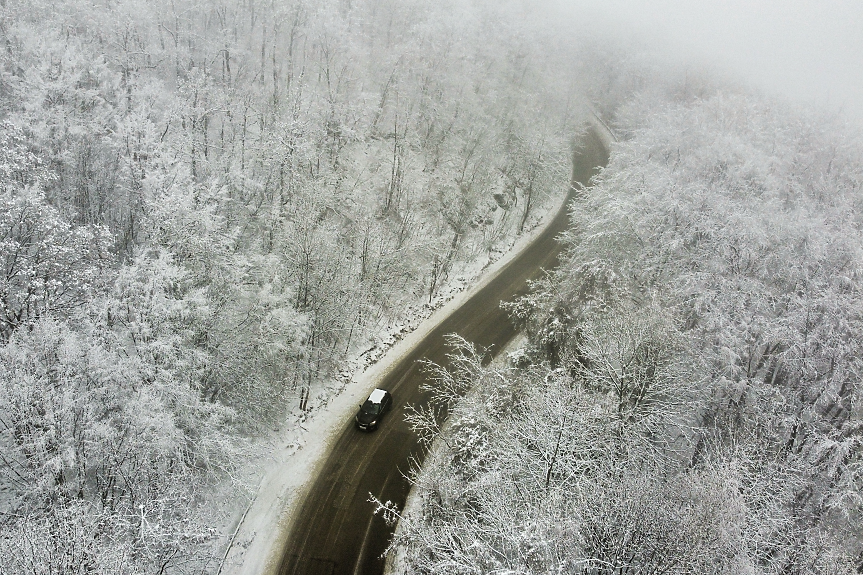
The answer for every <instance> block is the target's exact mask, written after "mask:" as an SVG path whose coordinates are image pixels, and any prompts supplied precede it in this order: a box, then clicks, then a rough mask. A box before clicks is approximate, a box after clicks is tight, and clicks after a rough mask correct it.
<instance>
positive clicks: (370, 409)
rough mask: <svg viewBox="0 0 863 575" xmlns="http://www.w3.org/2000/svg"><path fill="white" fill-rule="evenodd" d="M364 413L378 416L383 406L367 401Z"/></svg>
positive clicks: (364, 405)
mask: <svg viewBox="0 0 863 575" xmlns="http://www.w3.org/2000/svg"><path fill="white" fill-rule="evenodd" d="M363 412H365V413H372V414H375V415H377V414H378V413H380V412H381V404H380V403H373V402H371V401H369V400H368V399H367V400H366V402H365V403H364V404H363Z"/></svg>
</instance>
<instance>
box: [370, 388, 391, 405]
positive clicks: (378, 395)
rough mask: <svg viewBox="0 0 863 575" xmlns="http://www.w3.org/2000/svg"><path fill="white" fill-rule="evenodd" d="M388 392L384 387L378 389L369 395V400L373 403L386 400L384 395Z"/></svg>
mask: <svg viewBox="0 0 863 575" xmlns="http://www.w3.org/2000/svg"><path fill="white" fill-rule="evenodd" d="M386 394H387V392H386V391H385V390H383V389H376V390H374V391H373V392H372V394H371V395H370V396H369V401H371V402H372V403H380V402H382V401H383V400H384V396H386Z"/></svg>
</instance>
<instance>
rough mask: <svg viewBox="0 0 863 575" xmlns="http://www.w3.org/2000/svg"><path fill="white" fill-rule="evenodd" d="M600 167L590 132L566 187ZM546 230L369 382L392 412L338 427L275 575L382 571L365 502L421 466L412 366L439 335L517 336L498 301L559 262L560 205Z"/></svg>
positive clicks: (403, 482)
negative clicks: (413, 419)
mask: <svg viewBox="0 0 863 575" xmlns="http://www.w3.org/2000/svg"><path fill="white" fill-rule="evenodd" d="M607 162H608V152H607V150H606V147H605V145H604V144H603V141H602V138H601V137H600V136H599V134H598V133H597V132H596V131H595V130H594V129H590V130H589V131H588V132H587V134H586V136H585V139H584V143H583V145H582V146H581V149H579V150H578V151H576V152H575V153H574V155H573V170H572V181H573V187H572V189H573V190H576V189H578V188H579V187H580V184H584V185H586V184H587V182H588V181H589V179H590V177H591V176H592V175H593V174H594V173H595V170H596V169H597V168H598V167H599V166H604V165H606V164H607ZM572 193H573V192H570V198H568V199H567V201H566V202H565V203H564V207H563V208H562V209H561V210H560V212H559V213H558V214H557V215H556V216H555V218H554V220H552V222H551V223H550V224H549V226H548V227H547V229H546V230H545V232H544V233H543V234H542V235H540V236H539V237H538V238H537V239H536V241H534V242H533V243H532V244H530V245H529V246H528V247H527V248H526V249H525V250H524V251H523V252H522V253H521V254H519V255H518V256H517V257H515V258H514V259H513V260H512V261H511V262H510V263H509V264H508V265H507V266H506V267H504V268H503V269H502V270H500V271H499V272H498V274H497V275H496V276H495V277H494V278H493V279H492V280H491V281H490V282H489V283H488V284H487V285H486V286H485V287H484V288H483V289H482V290H481V291H479V292H477V293H476V294H474V295H473V296H472V297H470V298H469V299H468V300H467V301H466V302H465V304H464V305H463V306H462V307H461V308H459V309H458V310H456V311H455V312H454V313H453V314H452V315H450V316H449V317H448V318H446V319H445V320H444V321H443V322H442V323H441V324H440V325H438V326H437V327H436V328H435V329H434V330H433V331H431V333H429V335H428V336H427V337H425V338H424V339H423V340H422V342H421V343H420V344H419V345H418V346H416V347H415V348H414V349H413V351H412V352H411V353H409V354H408V355H406V356H405V357H403V358H402V360H401V361H400V362H399V363H398V365H396V366H395V367H394V369H392V370H391V371H390V372H389V373H388V375H387V376H386V377H385V379H383V380H382V381H380V382H379V383H378V384H377V385H378V387H382V388H385V389H388V390H390V391H391V392H392V394H393V399H394V401H395V403H394V409H393V410H392V412H391V413H389V414H388V415H387V417H386V418H385V419H384V420H383V422H382V424H381V426H380V428H379V429H378V430H377V431H374V432H372V433H363V432H360V431H358V430H357V429H355V428H354V426H353V422H352V421H346V422H345V427H344V430H343V431H342V433H341V435H340V436H339V439H338V440H337V441H336V442H335V444H334V446H333V448H332V451H331V452H330V453H329V455H328V456H327V459H326V461H325V463H324V464H323V465H322V467H321V468H320V469H321V472H320V475H319V476H318V477H317V479H316V480H315V482H314V484H313V485H312V486H311V488H310V490H309V492H308V494H307V496H306V498H305V500H304V501H303V503H302V504H301V506H300V508H299V512H298V513H297V514H296V516H295V519H294V522H293V525H292V526H291V528H290V535H289V537H288V543H287V546H286V548H285V550H284V554H283V556H282V560H281V564H280V566H279V570H278V573H280V574H282V575H294V574H296V575H354V574H361V575H377V574H381V573H383V572H384V559H383V558H382V554H383V553H384V551H385V550H386V548H387V545H388V543H389V540H390V537H391V536H392V532H393V529H394V528H393V527H390V526H387V525H386V523H385V522H384V520H383V518H382V517H381V516H380V515H374V514H373V511H374V506H373V504H372V503H370V502H369V501H368V499H369V493H373V494H374V495H375V496H376V497H378V499H380V500H382V501H392V502H394V503H396V504H397V505H398V506H399V508H401V507H403V506H404V504H405V500H406V499H407V495H408V491H409V489H410V485H409V483H408V481H407V479H406V478H405V476H406V474H407V473H408V470H409V467H410V465H411V463H410V462H411V458H413V459H415V460H420V459H421V458H422V456H423V451H422V449H421V448H420V446H419V444H418V442H417V439H416V437H415V436H414V435H413V433H412V432H411V430H410V429H409V428H408V426H407V424H406V423H405V422H404V418H403V415H404V408H405V406H406V405H407V404H413V405H417V404H420V403H423V402H425V400H426V398H425V397H424V394H423V393H422V392H421V391H420V389H419V388H420V385H421V384H422V382H423V381H424V380H425V376H424V375H423V373H422V372H421V369H420V364H418V363H417V360H419V359H422V358H427V359H430V360H431V361H434V362H436V363H443V362H444V361H445V354H446V352H447V351H448V350H447V348H446V346H445V344H444V335H445V334H449V333H458V334H460V335H461V336H462V337H464V338H465V339H467V340H468V341H471V342H474V343H475V344H477V345H480V346H484V347H491V350H492V352H494V351H495V350H500V349H502V348H503V347H504V346H505V345H506V344H507V343H508V342H509V341H510V340H511V339H512V338H513V337H514V336H515V330H514V328H513V326H512V324H511V323H510V321H509V318H508V317H507V314H506V313H505V312H504V311H503V310H501V308H500V302H501V301H502V300H512V299H514V298H516V297H518V296H519V295H522V294H524V293H526V291H527V280H528V279H531V278H536V277H538V275H539V274H540V273H541V270H542V269H551V268H553V267H554V266H556V265H557V260H558V255H559V253H560V244H558V242H557V241H556V239H555V238H556V237H557V235H558V234H560V232H562V231H563V230H564V229H565V228H566V225H567V221H568V215H567V209H566V206H568V205H569V199H571V197H572Z"/></svg>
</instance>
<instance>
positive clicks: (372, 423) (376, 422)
mask: <svg viewBox="0 0 863 575" xmlns="http://www.w3.org/2000/svg"><path fill="white" fill-rule="evenodd" d="M377 424H378V420H377V419H376V420H374V421H372V422H371V423H369V425H377Z"/></svg>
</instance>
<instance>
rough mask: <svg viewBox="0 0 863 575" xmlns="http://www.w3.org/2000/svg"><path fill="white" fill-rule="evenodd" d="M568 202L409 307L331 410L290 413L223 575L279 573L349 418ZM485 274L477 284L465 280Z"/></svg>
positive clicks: (341, 383) (362, 360) (242, 515)
mask: <svg viewBox="0 0 863 575" xmlns="http://www.w3.org/2000/svg"><path fill="white" fill-rule="evenodd" d="M565 198H566V196H565V195H564V194H561V196H560V198H558V199H557V200H556V201H555V202H554V205H552V206H550V207H549V209H548V211H547V212H546V213H545V214H543V215H542V217H541V219H535V220H534V221H533V222H532V223H533V228H532V229H531V231H530V232H528V233H525V234H523V235H522V236H521V237H520V238H519V239H518V240H517V241H515V242H514V243H513V244H512V246H511V247H510V249H509V251H508V252H507V253H506V254H505V255H501V257H499V259H497V260H496V261H494V262H493V263H491V264H489V263H488V262H486V263H483V262H482V261H478V262H474V268H473V269H470V268H465V269H461V270H459V271H460V275H458V276H456V277H455V279H454V281H452V282H451V283H450V285H449V286H447V288H446V289H442V290H441V291H442V293H441V294H439V295H438V296H437V297H436V298H435V299H434V300H433V301H432V302H431V303H430V304H426V305H423V306H422V307H420V308H418V309H411V310H409V311H412V312H415V313H416V315H419V316H420V317H424V318H425V319H424V320H423V321H421V322H417V323H416V325H413V324H414V323H415V322H414V321H409V322H408V325H404V324H396V325H395V326H391V327H390V329H389V330H388V331H387V332H385V333H383V334H381V336H380V337H379V338H376V344H375V345H374V346H373V347H372V348H371V349H369V350H366V351H365V352H363V353H361V354H359V356H358V357H357V358H356V359H355V360H354V361H352V362H350V364H351V365H350V367H351V368H353V369H352V370H351V371H353V375H351V373H350V371H348V370H346V371H343V372H342V373H340V374H339V375H340V376H339V377H338V378H337V381H336V382H335V383H336V384H337V388H336V390H335V392H336V394H335V396H334V397H332V398H331V399H329V401H327V402H326V403H325V407H322V408H320V409H319V410H317V411H314V412H311V413H308V412H300V413H294V414H292V415H291V418H293V419H294V421H293V422H286V425H285V431H283V432H281V433H280V434H279V435H278V436H277V437H276V438H275V439H274V442H273V452H272V457H271V460H270V461H269V464H268V465H266V468H265V469H264V472H263V476H262V478H261V480H260V483H259V485H258V489H257V495H256V496H255V498H254V499H253V500H252V501H251V503H250V505H249V506H248V507H246V508H245V509H238V510H237V512H236V517H235V520H234V528H232V529H229V530H227V531H228V532H234V537H233V539H232V540H231V541H230V543H229V547H228V549H227V551H226V552H225V556H224V557H225V559H224V561H223V564H222V566H221V568H220V570H219V573H220V574H224V575H262V574H269V573H276V570H277V569H278V562H279V560H280V558H281V557H280V552H281V550H282V548H283V547H284V545H285V542H286V539H287V537H288V532H289V530H290V526H291V523H292V519H293V515H294V513H296V511H297V509H298V507H299V504H300V503H301V502H302V500H303V498H304V496H305V493H306V492H307V490H308V489H309V487H310V486H311V484H312V482H313V481H314V478H315V477H316V475H317V471H318V469H319V467H320V466H321V465H322V464H323V462H324V459H325V456H326V454H327V453H328V451H329V447H330V445H331V444H332V443H334V442H335V441H336V439H337V438H338V437H339V435H340V434H341V433H342V431H343V430H344V428H345V425H346V422H348V421H350V420H351V417H352V416H353V412H354V411H355V410H356V406H357V404H358V403H361V402H362V400H363V399H364V398H365V397H367V396H368V394H369V393H370V392H371V391H372V390H374V389H376V387H375V384H376V382H378V381H380V380H381V379H382V377H383V376H384V375H385V374H386V373H387V372H388V371H389V370H391V369H392V368H393V366H395V365H396V364H397V363H398V361H399V359H400V358H402V357H403V356H404V355H406V354H407V353H409V352H410V350H411V349H413V347H414V346H415V345H416V344H417V343H418V342H419V341H420V340H421V339H422V338H423V337H425V336H426V335H427V334H428V333H430V332H431V331H432V330H433V329H434V328H435V327H436V326H437V325H439V324H440V323H441V322H442V321H443V320H444V319H446V318H447V317H448V316H449V315H450V314H451V313H453V312H454V311H456V310H457V309H458V308H459V307H460V306H461V305H462V304H463V303H464V302H465V301H466V300H467V299H468V298H469V297H470V296H471V295H473V293H475V292H476V291H477V290H479V289H480V288H481V287H483V286H485V285H486V284H487V283H488V282H490V281H491V280H492V279H493V278H494V277H495V276H496V275H497V274H498V273H500V271H501V270H502V268H503V267H504V266H505V265H506V264H507V263H508V262H509V261H511V260H512V259H513V258H514V257H515V256H516V255H517V254H518V253H520V252H521V251H522V250H523V249H524V248H525V247H526V246H527V245H528V244H529V243H530V242H532V241H533V240H534V239H535V238H536V237H537V236H538V235H540V234H541V233H542V231H543V230H544V229H545V227H546V226H547V225H548V224H549V223H550V222H551V219H552V218H553V216H554V214H556V213H557V212H558V210H559V209H560V207H561V205H562V204H563V202H564V200H565ZM480 273H481V276H480V277H478V279H477V280H476V281H475V282H469V280H468V279H467V278H471V277H476V276H477V275H479V274H480ZM475 274H476V275H475ZM454 275H455V274H454ZM471 283H472V286H471V287H469V285H470V284H471ZM412 315H413V314H412ZM376 360H377V361H376ZM234 529H236V530H235V531H234Z"/></svg>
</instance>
